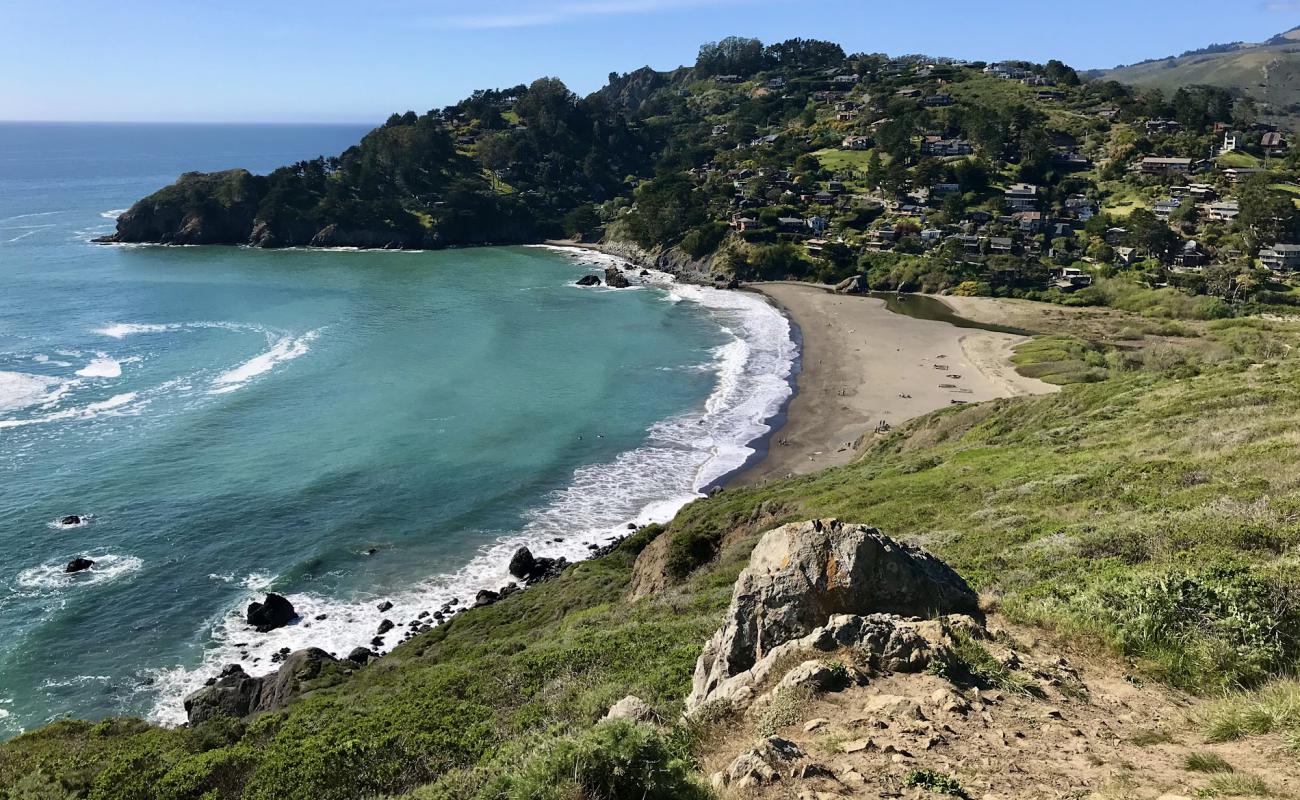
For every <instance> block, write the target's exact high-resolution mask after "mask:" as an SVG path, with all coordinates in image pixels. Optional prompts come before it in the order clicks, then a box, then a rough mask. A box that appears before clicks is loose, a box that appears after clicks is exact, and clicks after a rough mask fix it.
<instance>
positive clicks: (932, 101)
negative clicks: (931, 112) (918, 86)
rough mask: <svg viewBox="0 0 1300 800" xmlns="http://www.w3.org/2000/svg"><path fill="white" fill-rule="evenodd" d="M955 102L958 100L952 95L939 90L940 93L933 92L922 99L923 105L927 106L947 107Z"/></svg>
mask: <svg viewBox="0 0 1300 800" xmlns="http://www.w3.org/2000/svg"><path fill="white" fill-rule="evenodd" d="M955 102H956V101H955V100H953V99H952V95H950V94H946V93H944V92H939V93H938V94H932V95H930V96H929V97H927V98H925V99H924V100H922V101H921V105H923V106H925V107H926V108H945V107H947V106H950V105H952V104H953V103H955Z"/></svg>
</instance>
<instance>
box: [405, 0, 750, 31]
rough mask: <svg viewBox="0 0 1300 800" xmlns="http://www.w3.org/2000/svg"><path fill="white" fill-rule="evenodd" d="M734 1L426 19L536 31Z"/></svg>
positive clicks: (622, 3) (640, 1)
mask: <svg viewBox="0 0 1300 800" xmlns="http://www.w3.org/2000/svg"><path fill="white" fill-rule="evenodd" d="M731 2H734V0H597V1H593V2H577V3H560V4H557V5H553V6H551V7H550V8H547V9H544V10H538V9H519V10H511V11H500V12H492V13H485V14H452V15H448V16H445V17H435V18H433V19H430V20H429V22H430V24H432V25H434V26H437V27H442V28H455V29H459V30H493V29H500V28H536V27H541V26H545V25H558V24H560V23H564V22H570V21H573V20H576V19H582V18H584V17H611V16H622V15H625V14H651V13H655V12H659V11H675V10H679V9H686V8H696V7H700V6H716V5H724V4H730V3H731Z"/></svg>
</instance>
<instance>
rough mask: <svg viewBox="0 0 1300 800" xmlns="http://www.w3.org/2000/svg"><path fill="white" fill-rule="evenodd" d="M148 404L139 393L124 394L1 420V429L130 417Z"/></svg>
mask: <svg viewBox="0 0 1300 800" xmlns="http://www.w3.org/2000/svg"><path fill="white" fill-rule="evenodd" d="M137 401H138V402H137ZM147 403H148V400H146V399H142V398H141V397H140V395H139V393H138V392H124V393H123V394H117V395H113V396H112V397H110V398H108V399H107V400H100V401H99V402H97V403H88V404H87V405H84V406H78V407H76V408H66V409H64V410H62V411H55V412H53V413H50V414H45V415H42V416H39V417H31V418H28V419H0V429H5V428H21V427H24V426H27V425H43V424H46V423H50V422H66V421H69V420H76V421H85V420H91V419H95V418H97V417H101V416H119V417H120V416H129V415H132V414H136V413H139V412H140V411H141V409H142V408H143V406H144V405H146V404H147Z"/></svg>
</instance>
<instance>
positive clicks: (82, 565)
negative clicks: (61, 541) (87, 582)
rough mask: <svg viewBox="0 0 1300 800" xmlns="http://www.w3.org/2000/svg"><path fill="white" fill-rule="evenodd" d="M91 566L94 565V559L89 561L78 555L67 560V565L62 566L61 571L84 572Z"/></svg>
mask: <svg viewBox="0 0 1300 800" xmlns="http://www.w3.org/2000/svg"><path fill="white" fill-rule="evenodd" d="M93 566H95V562H94V561H91V560H90V559H89V558H81V557H80V556H78V557H77V558H74V559H72V560H71V561H69V562H68V566H66V567H64V568H63V571H64V572H84V571H85V570H88V569H90V568H91V567H93Z"/></svg>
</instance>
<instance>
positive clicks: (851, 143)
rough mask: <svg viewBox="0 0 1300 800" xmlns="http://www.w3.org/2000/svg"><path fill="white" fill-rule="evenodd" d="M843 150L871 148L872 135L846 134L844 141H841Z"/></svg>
mask: <svg viewBox="0 0 1300 800" xmlns="http://www.w3.org/2000/svg"><path fill="white" fill-rule="evenodd" d="M840 149H841V150H870V149H871V137H870V136H845V137H844V141H842V142H840Z"/></svg>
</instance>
